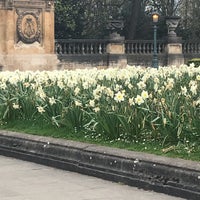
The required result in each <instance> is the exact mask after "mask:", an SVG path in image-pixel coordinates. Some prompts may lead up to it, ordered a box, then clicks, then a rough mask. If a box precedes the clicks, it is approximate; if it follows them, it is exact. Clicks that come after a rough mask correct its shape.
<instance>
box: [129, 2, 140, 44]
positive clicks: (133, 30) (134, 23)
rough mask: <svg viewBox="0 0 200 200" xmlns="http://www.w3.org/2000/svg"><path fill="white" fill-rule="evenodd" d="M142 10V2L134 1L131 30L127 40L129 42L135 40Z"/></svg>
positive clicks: (130, 22) (130, 21)
mask: <svg viewBox="0 0 200 200" xmlns="http://www.w3.org/2000/svg"><path fill="white" fill-rule="evenodd" d="M140 10H141V0H132V9H131V16H130V20H129V29H128V38H127V39H129V40H133V39H135V34H136V30H137V24H138V20H139V15H140Z"/></svg>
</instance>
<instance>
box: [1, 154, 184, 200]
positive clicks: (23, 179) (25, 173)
mask: <svg viewBox="0 0 200 200" xmlns="http://www.w3.org/2000/svg"><path fill="white" fill-rule="evenodd" d="M0 178H1V181H0V200H161V199H162V200H181V198H176V197H172V196H168V195H165V194H160V193H155V192H151V191H144V190H140V189H137V188H134V187H129V186H126V185H122V184H117V183H112V182H109V181H105V180H102V179H98V178H94V177H90V176H85V175H81V174H77V173H73V172H68V171H63V170H58V169H54V168H51V167H47V166H43V165H38V164H35V163H30V162H25V161H21V160H17V159H13V158H7V157H3V156H0Z"/></svg>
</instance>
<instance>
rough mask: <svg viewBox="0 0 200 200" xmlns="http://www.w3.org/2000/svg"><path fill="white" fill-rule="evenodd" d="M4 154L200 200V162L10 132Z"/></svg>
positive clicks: (4, 137) (4, 134)
mask: <svg viewBox="0 0 200 200" xmlns="http://www.w3.org/2000/svg"><path fill="white" fill-rule="evenodd" d="M0 154H1V155H5V156H12V157H15V158H19V159H23V160H27V161H32V162H36V163H39V164H44V165H48V166H53V167H56V168H60V169H64V170H69V171H75V172H79V173H82V174H87V175H92V176H95V177H99V178H103V179H106V180H111V181H115V182H122V183H125V184H128V185H131V186H136V187H138V188H143V189H146V190H154V191H156V192H162V193H165V194H169V195H173V196H178V197H182V198H185V199H191V200H199V199H200V162H194V161H186V160H182V159H174V158H167V157H162V156H155V155H151V154H146V153H139V152H132V151H127V150H121V149H120V150H119V149H114V148H109V147H102V146H97V145H94V144H86V143H80V142H74V141H68V140H62V139H53V138H49V137H40V136H33V135H26V134H21V133H15V132H8V131H0Z"/></svg>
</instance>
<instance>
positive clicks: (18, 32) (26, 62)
mask: <svg viewBox="0 0 200 200" xmlns="http://www.w3.org/2000/svg"><path fill="white" fill-rule="evenodd" d="M0 19H1V20H0V66H1V68H2V70H16V69H19V70H53V69H56V68H57V63H58V59H57V56H56V54H54V43H55V42H54V1H53V0H0Z"/></svg>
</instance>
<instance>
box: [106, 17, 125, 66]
mask: <svg viewBox="0 0 200 200" xmlns="http://www.w3.org/2000/svg"><path fill="white" fill-rule="evenodd" d="M123 27H124V23H123V21H122V20H110V21H109V23H108V26H107V28H108V29H109V30H110V32H111V34H110V36H109V40H108V44H107V47H106V52H107V55H108V58H107V66H108V67H125V66H126V65H127V57H126V55H125V38H124V37H122V36H120V34H118V33H117V31H119V30H122V29H123Z"/></svg>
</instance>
